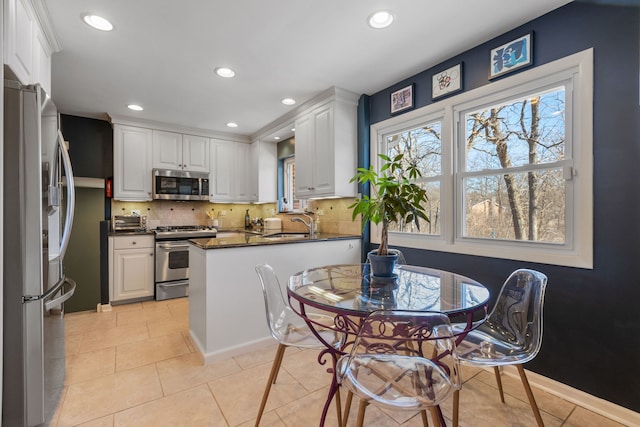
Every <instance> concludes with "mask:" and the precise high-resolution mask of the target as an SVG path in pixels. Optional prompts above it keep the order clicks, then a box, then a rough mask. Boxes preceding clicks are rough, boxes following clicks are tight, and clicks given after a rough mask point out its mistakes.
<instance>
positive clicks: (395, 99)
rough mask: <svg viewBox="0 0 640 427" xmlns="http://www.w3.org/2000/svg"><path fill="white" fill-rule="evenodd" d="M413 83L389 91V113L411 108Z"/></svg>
mask: <svg viewBox="0 0 640 427" xmlns="http://www.w3.org/2000/svg"><path fill="white" fill-rule="evenodd" d="M413 89H414V84H413V83H412V84H410V85H409V86H406V87H403V88H402V89H400V90H397V91H395V92H392V93H391V114H395V113H399V112H401V111H405V110H409V109H411V108H413V104H414V103H413Z"/></svg>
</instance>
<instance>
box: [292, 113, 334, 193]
mask: <svg viewBox="0 0 640 427" xmlns="http://www.w3.org/2000/svg"><path fill="white" fill-rule="evenodd" d="M296 129H297V128H296ZM313 141H314V144H313V146H312V151H313V162H314V164H313V166H314V167H313V176H312V182H313V186H312V187H313V194H314V195H331V194H332V193H333V189H334V180H335V156H334V144H335V139H334V126H333V107H332V104H329V105H326V106H323V107H320V108H318V109H317V110H315V111H314V112H313ZM296 161H297V159H296Z"/></svg>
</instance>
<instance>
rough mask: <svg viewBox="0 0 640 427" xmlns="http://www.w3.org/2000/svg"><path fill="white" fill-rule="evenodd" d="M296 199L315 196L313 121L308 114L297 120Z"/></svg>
mask: <svg viewBox="0 0 640 427" xmlns="http://www.w3.org/2000/svg"><path fill="white" fill-rule="evenodd" d="M295 126H296V137H295V138H296V189H295V191H296V197H298V198H305V197H308V196H310V195H312V194H313V167H314V161H313V119H312V116H311V114H307V115H305V116H303V117H301V118H300V119H298V120H296V124H295Z"/></svg>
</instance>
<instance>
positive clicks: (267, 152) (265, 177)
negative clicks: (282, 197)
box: [251, 141, 278, 203]
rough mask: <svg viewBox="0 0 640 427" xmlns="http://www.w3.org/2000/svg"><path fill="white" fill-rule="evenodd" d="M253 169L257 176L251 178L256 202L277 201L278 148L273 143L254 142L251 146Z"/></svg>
mask: <svg viewBox="0 0 640 427" xmlns="http://www.w3.org/2000/svg"><path fill="white" fill-rule="evenodd" d="M251 149H252V156H251V157H252V159H253V163H252V164H253V168H254V170H256V171H257V175H256V176H254V177H253V181H254V183H255V190H256V194H255V195H254V197H253V199H254V201H256V202H261V203H271V202H277V201H278V146H277V145H276V144H275V143H273V142H265V141H256V142H254V143H253V144H251Z"/></svg>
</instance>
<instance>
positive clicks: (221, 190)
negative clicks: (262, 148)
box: [209, 139, 257, 202]
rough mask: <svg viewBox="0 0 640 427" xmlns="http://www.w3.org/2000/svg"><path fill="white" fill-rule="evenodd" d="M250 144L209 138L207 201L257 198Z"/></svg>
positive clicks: (240, 200)
mask: <svg viewBox="0 0 640 427" xmlns="http://www.w3.org/2000/svg"><path fill="white" fill-rule="evenodd" d="M252 154H253V153H252V146H251V145H250V144H244V143H241V142H233V141H225V140H222V139H212V140H211V160H210V162H209V163H210V165H211V170H210V172H209V201H211V202H254V201H255V200H256V197H257V190H256V188H257V183H256V176H257V175H256V172H255V162H254V159H253V156H252Z"/></svg>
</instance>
